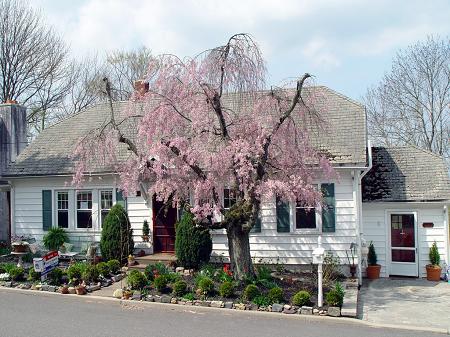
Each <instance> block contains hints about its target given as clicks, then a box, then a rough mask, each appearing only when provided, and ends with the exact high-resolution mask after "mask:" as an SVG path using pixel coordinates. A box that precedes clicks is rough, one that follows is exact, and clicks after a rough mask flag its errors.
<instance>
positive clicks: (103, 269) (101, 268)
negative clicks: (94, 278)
mask: <svg viewBox="0 0 450 337" xmlns="http://www.w3.org/2000/svg"><path fill="white" fill-rule="evenodd" d="M97 270H98V273H99V274H100V275H102V276H103V277H107V276H108V275H109V266H108V264H107V263H106V262H100V263H99V264H97Z"/></svg>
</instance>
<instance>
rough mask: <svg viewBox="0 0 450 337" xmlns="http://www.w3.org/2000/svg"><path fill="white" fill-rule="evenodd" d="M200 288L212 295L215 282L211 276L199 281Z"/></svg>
mask: <svg viewBox="0 0 450 337" xmlns="http://www.w3.org/2000/svg"><path fill="white" fill-rule="evenodd" d="M198 289H200V291H201V292H202V294H204V295H210V294H212V293H213V292H214V282H213V280H211V279H210V278H209V277H203V278H202V279H200V281H199V282H198Z"/></svg>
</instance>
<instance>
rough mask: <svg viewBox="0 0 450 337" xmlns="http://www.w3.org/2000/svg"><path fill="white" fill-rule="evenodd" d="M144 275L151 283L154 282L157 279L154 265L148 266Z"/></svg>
mask: <svg viewBox="0 0 450 337" xmlns="http://www.w3.org/2000/svg"><path fill="white" fill-rule="evenodd" d="M144 274H145V277H147V280H149V281H153V280H154V279H155V274H154V268H153V266H152V265H148V266H147V267H145V269H144Z"/></svg>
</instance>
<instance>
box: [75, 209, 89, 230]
mask: <svg viewBox="0 0 450 337" xmlns="http://www.w3.org/2000/svg"><path fill="white" fill-rule="evenodd" d="M77 227H78V228H92V212H91V211H77Z"/></svg>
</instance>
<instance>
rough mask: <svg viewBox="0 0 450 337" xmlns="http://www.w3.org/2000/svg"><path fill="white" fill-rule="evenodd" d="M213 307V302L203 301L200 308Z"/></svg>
mask: <svg viewBox="0 0 450 337" xmlns="http://www.w3.org/2000/svg"><path fill="white" fill-rule="evenodd" d="M210 305H211V301H201V302H200V306H202V307H209V306H210Z"/></svg>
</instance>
